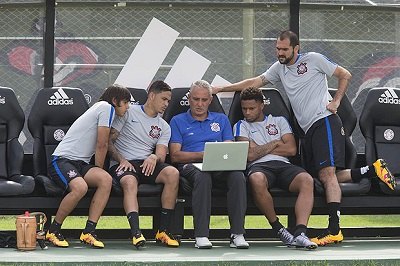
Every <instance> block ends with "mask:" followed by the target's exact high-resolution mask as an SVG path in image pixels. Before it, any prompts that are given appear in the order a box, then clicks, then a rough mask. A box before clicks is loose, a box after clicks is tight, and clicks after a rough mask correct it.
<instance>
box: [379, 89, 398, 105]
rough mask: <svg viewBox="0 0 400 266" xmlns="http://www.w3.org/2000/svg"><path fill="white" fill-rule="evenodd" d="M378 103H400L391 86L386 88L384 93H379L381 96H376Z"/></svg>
mask: <svg viewBox="0 0 400 266" xmlns="http://www.w3.org/2000/svg"><path fill="white" fill-rule="evenodd" d="M378 101H379V103H386V104H400V101H399V96H397V94H396V92H394V90H393V89H392V88H388V89H387V90H386V91H385V92H384V93H382V94H381V97H379V98H378Z"/></svg>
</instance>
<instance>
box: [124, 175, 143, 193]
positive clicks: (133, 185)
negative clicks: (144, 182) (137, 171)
mask: <svg viewBox="0 0 400 266" xmlns="http://www.w3.org/2000/svg"><path fill="white" fill-rule="evenodd" d="M120 184H121V187H122V189H123V190H124V191H137V188H138V185H139V184H138V181H137V179H136V177H135V176H133V175H126V176H123V177H122V178H121V180H120Z"/></svg>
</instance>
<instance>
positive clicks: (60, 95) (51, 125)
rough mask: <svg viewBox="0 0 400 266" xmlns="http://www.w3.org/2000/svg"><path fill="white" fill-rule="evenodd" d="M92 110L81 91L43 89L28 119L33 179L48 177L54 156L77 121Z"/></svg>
mask: <svg viewBox="0 0 400 266" xmlns="http://www.w3.org/2000/svg"><path fill="white" fill-rule="evenodd" d="M88 108H89V105H88V103H87V102H86V99H85V96H84V94H83V92H82V90H81V89H78V88H61V87H54V88H43V89H40V90H39V92H38V94H37V96H36V99H35V101H34V103H33V106H32V109H31V112H30V113H29V117H28V128H29V131H30V132H31V134H32V136H33V139H34V142H33V172H34V176H36V175H38V174H41V175H47V166H48V164H49V163H50V160H51V154H52V153H53V152H54V149H55V148H56V147H57V145H58V143H60V141H61V140H62V139H63V137H64V135H65V134H66V133H67V131H68V129H69V128H70V126H71V125H72V123H74V121H75V120H76V119H77V118H78V117H79V116H80V115H82V114H83V113H84V112H85V111H86V110H87V109H88Z"/></svg>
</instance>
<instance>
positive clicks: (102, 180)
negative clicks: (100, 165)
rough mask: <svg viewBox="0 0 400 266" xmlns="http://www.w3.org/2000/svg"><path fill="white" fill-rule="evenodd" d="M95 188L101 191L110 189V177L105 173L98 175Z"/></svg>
mask: <svg viewBox="0 0 400 266" xmlns="http://www.w3.org/2000/svg"><path fill="white" fill-rule="evenodd" d="M97 187H98V188H100V187H101V188H103V189H110V190H111V187H112V177H111V175H110V174H109V173H107V172H106V171H103V172H102V173H101V174H99V175H98V181H97Z"/></svg>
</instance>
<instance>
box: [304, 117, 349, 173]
mask: <svg viewBox="0 0 400 266" xmlns="http://www.w3.org/2000/svg"><path fill="white" fill-rule="evenodd" d="M345 141H346V139H345V132H344V128H343V125H342V121H341V120H340V117H339V116H338V115H336V114H335V115H330V116H327V117H324V118H321V119H320V120H318V121H316V122H315V123H314V124H313V125H312V126H311V127H310V129H309V130H308V131H307V133H306V135H305V143H304V152H305V161H306V165H307V167H306V168H307V170H308V171H309V172H310V173H312V175H313V176H315V177H317V176H318V172H319V170H321V169H323V168H325V167H329V166H333V167H336V168H338V169H344V168H345V158H346V157H345Z"/></svg>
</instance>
